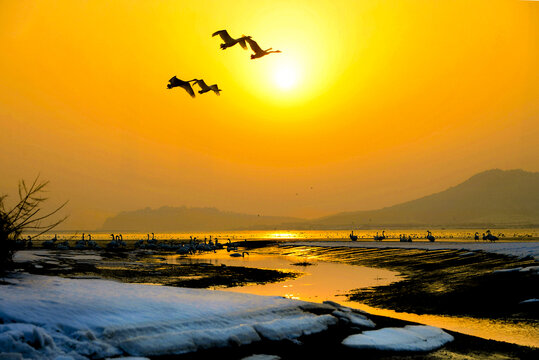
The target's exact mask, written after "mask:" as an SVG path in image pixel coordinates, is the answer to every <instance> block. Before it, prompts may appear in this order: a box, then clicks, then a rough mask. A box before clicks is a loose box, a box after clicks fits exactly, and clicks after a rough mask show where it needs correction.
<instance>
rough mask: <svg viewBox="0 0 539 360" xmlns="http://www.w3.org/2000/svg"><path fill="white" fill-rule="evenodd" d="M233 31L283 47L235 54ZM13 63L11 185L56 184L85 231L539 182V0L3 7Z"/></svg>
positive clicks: (6, 72) (0, 152)
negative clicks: (497, 176) (516, 180)
mask: <svg viewBox="0 0 539 360" xmlns="http://www.w3.org/2000/svg"><path fill="white" fill-rule="evenodd" d="M221 29H227V30H228V31H229V32H230V34H231V35H232V36H240V35H242V34H246V35H251V36H252V37H253V38H254V39H255V40H257V41H258V42H259V43H260V45H261V47H262V48H264V49H265V48H269V47H272V48H274V49H279V50H282V53H280V54H271V55H268V56H266V57H264V58H261V59H257V60H250V58H249V52H248V51H244V50H242V49H241V48H240V47H239V46H235V47H232V48H229V49H227V50H225V51H222V50H220V49H219V44H220V43H221V41H220V39H219V38H217V37H214V38H212V37H211V34H212V33H213V32H214V31H216V30H221ZM0 54H1V56H0V79H1V80H0V124H1V131H0V156H1V157H0V167H1V168H2V172H1V175H0V188H1V189H2V192H11V190H13V189H14V187H15V184H16V182H17V180H18V179H20V178H26V179H30V178H32V177H34V176H35V174H37V173H41V175H42V177H43V178H46V179H49V180H51V183H52V184H51V189H50V190H51V197H53V198H56V199H58V200H59V201H60V200H66V199H69V200H70V205H69V206H70V208H69V211H70V212H71V213H72V215H73V216H72V220H71V221H72V224H73V226H81V227H85V226H86V227H92V226H97V223H98V222H99V221H100V220H99V219H100V217H99V216H100V215H99V214H104V213H109V212H116V211H120V210H127V209H136V208H141V207H145V206H153V207H156V206H161V205H188V206H216V207H218V208H220V209H225V210H233V211H240V212H249V213H260V214H283V215H296V216H317V215H324V214H328V213H331V212H336V211H341V210H359V209H370V208H376V207H380V206H386V205H390V204H393V203H396V202H399V201H404V200H408V199H412V198H415V197H417V196H421V195H425V194H428V193H431V192H434V191H439V190H442V189H445V188H446V187H448V186H451V185H454V184H455V183H457V182H460V181H462V180H464V179H466V178H467V177H469V176H471V175H473V174H474V173H476V172H479V171H482V170H486V169H490V168H503V169H506V168H524V169H525V170H530V171H539V141H537V139H539V66H538V65H537V64H539V2H526V1H516V0H515V1H493V0H486V1H469V0H466V1H454V0H452V1H432V0H424V1H406V0H402V1H381V0H380V1H373V0H364V1H312V0H306V1H276V0H272V1H237V0H236V1H179V0H175V1H133V0H131V1H119V0H118V1H99V0H94V1H75V0H73V1H50V0H48V1H2V0H0ZM283 74H284V75H283ZM173 75H176V76H178V77H179V78H180V79H184V80H189V79H192V78H203V79H205V80H206V82H207V83H208V84H214V83H217V84H218V85H219V87H220V88H221V89H223V91H222V95H221V96H220V97H217V96H215V95H214V94H213V93H208V94H203V95H199V96H197V98H195V99H191V98H190V97H189V96H188V95H187V94H186V93H185V91H183V90H182V89H178V88H176V89H173V90H168V89H166V84H167V81H168V79H169V78H171V77H172V76H173ZM283 78H284V79H283ZM285 80H287V81H289V83H287V84H286V85H287V86H288V87H286V88H283V86H284V85H283V81H285ZM311 187H312V189H311ZM296 194H298V195H296ZM88 214H92V215H88ZM95 214H98V215H95ZM83 215H84V216H87V219H90V220H88V221H87V222H85V220H84V216H83ZM94 215H95V216H94ZM92 216H93V217H92ZM92 219H94V220H92Z"/></svg>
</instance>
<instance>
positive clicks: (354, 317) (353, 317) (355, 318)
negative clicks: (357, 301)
mask: <svg viewBox="0 0 539 360" xmlns="http://www.w3.org/2000/svg"><path fill="white" fill-rule="evenodd" d="M343 310H344V309H343ZM332 315H333V316H336V317H337V318H339V320H344V321H346V322H348V323H350V324H351V325H353V326H357V327H362V328H370V329H372V328H374V327H376V324H375V323H374V322H373V321H372V320H370V319H368V318H367V317H366V316H365V315H361V314H356V313H353V312H351V311H342V310H335V311H334V312H333V313H332Z"/></svg>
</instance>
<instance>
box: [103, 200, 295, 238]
mask: <svg viewBox="0 0 539 360" xmlns="http://www.w3.org/2000/svg"><path fill="white" fill-rule="evenodd" d="M298 221H299V222H301V221H302V220H301V219H298V218H293V217H284V216H283V217H279V216H258V215H248V214H239V213H233V212H225V211H219V210H217V209H215V208H188V207H169V206H163V207H161V208H159V209H150V208H145V209H142V210H135V211H125V212H121V213H119V214H118V215H115V216H112V217H109V218H108V219H107V220H105V223H104V224H103V226H102V227H101V229H100V230H103V231H109V230H111V231H154V232H157V231H159V232H167V231H170V232H173V231H217V230H242V229H273V228H274V227H275V226H276V225H278V224H282V223H290V222H298Z"/></svg>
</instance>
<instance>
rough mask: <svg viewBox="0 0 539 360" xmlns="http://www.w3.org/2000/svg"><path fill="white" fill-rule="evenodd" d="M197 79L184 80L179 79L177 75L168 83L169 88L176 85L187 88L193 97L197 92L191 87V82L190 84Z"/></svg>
mask: <svg viewBox="0 0 539 360" xmlns="http://www.w3.org/2000/svg"><path fill="white" fill-rule="evenodd" d="M195 80H196V79H193V80H189V81H183V80H180V79H178V78H177V77H176V76H173V77H172V78H171V79H170V80H169V81H168V82H169V84H167V88H168V89H172V88H175V87H177V86H179V87H181V88H183V89H185V91H187V93H188V94H189V95H191V97H195V92H194V91H193V88H192V87H191V84H190V82H191V81H195Z"/></svg>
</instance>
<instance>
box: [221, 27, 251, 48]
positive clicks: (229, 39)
mask: <svg viewBox="0 0 539 360" xmlns="http://www.w3.org/2000/svg"><path fill="white" fill-rule="evenodd" d="M215 35H219V36H220V37H221V39H223V41H224V43H223V44H221V50H225V49H226V48H229V47H231V46H234V45H236V44H240V46H241V47H242V48H243V49H244V50H247V45H246V44H245V40H247V39H250V38H251V37H250V36H245V35H243V36H242V37H240V38H237V39H234V38H232V36H230V35H229V34H228V31H226V30H219V31H216V32H214V33H213V34H212V35H211V36H212V37H213V36H215Z"/></svg>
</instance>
